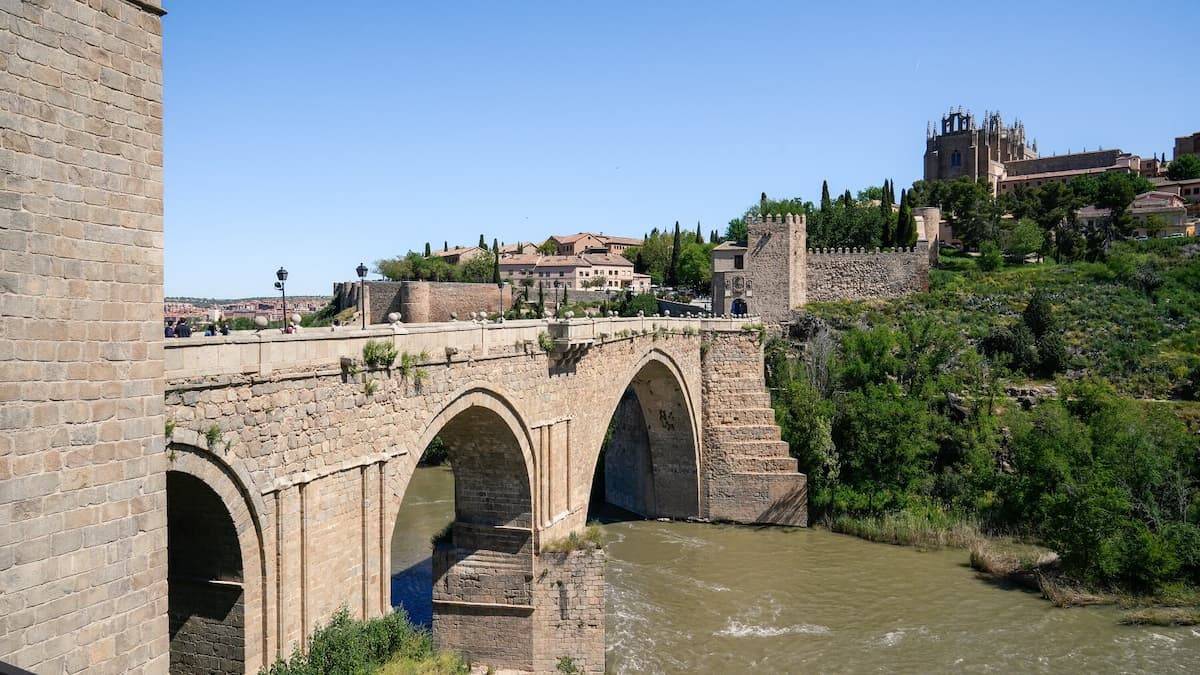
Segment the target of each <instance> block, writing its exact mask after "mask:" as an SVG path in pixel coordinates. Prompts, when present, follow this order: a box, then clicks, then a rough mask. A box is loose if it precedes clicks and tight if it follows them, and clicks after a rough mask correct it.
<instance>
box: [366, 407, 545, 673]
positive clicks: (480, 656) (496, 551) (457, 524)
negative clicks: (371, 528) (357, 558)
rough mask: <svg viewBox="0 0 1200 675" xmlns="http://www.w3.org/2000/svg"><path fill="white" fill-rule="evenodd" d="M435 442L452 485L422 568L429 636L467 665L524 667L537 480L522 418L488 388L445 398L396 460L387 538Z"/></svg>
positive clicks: (529, 653)
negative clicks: (400, 466) (445, 515)
mask: <svg viewBox="0 0 1200 675" xmlns="http://www.w3.org/2000/svg"><path fill="white" fill-rule="evenodd" d="M434 438H439V439H441V441H442V443H443V444H444V446H445V449H446V451H447V455H448V460H449V464H450V471H451V473H452V475H453V483H454V513H453V520H452V522H451V523H450V524H449V526H448V527H447V528H446V530H445V531H443V532H442V533H440V534H438V535H437V536H435V537H434V540H433V542H432V543H431V545H430V549H431V552H430V556H429V558H428V559H427V561H426V563H425V564H428V565H429V572H428V573H429V574H430V577H431V582H427V583H430V586H431V588H430V596H431V602H432V623H433V633H434V637H435V639H436V640H437V642H438V644H439V646H440V647H443V648H448V649H454V650H456V651H460V652H463V653H464V654H465V655H466V656H468V658H470V659H472V660H478V661H482V662H486V663H488V664H490V665H495V666H498V667H503V668H514V669H525V670H528V669H531V668H532V663H533V634H534V630H533V567H534V556H535V550H534V541H535V538H534V527H535V523H534V517H533V514H534V502H533V494H534V489H533V477H534V476H535V475H536V474H535V465H534V459H533V453H532V443H531V439H530V435H529V433H528V430H527V427H526V425H525V423H524V421H523V416H522V415H521V414H520V412H519V411H518V410H517V408H516V407H515V406H514V405H513V404H512V402H511V399H509V398H508V397H507V396H505V395H504V394H503V393H500V392H498V391H496V390H495V389H494V388H491V387H486V386H482V385H479V384H473V385H468V386H467V387H466V388H464V389H463V390H461V391H460V392H459V393H457V394H455V395H453V396H452V397H451V399H450V401H449V402H448V403H447V404H445V405H444V406H443V407H442V408H441V409H440V410H439V411H438V412H437V413H435V414H434V415H433V416H432V417H431V418H430V419H429V420H428V421H427V422H426V423H425V425H424V426H423V427H422V431H421V433H420V435H419V436H418V437H417V444H416V446H415V448H416V449H417V451H416V452H413V453H410V456H409V457H408V458H407V459H406V461H405V462H404V471H403V477H402V479H403V480H404V481H405V485H404V486H403V488H402V489H400V490H396V491H394V492H395V493H396V494H397V498H396V499H395V501H394V504H393V508H391V509H389V513H390V514H391V516H390V518H391V521H392V530H391V531H392V532H393V533H394V532H395V530H396V528H400V527H405V523H404V522H402V521H401V519H400V507H401V505H402V504H403V498H404V496H405V493H407V492H408V487H409V485H410V484H411V477H412V476H413V472H414V470H415V468H416V465H417V463H418V462H419V461H420V459H421V454H422V453H423V452H424V450H425V448H426V447H428V446H429V444H430V443H431V442H432V441H433V439H434ZM398 478H400V477H398ZM388 558H389V559H390V552H389V555H388ZM388 570H389V571H390V570H391V565H390V562H389V566H388ZM409 588H410V590H413V589H412V587H411V586H410V587H409ZM393 602H396V599H395V598H393ZM484 635H488V636H494V637H492V638H489V639H480V637H481V636H484Z"/></svg>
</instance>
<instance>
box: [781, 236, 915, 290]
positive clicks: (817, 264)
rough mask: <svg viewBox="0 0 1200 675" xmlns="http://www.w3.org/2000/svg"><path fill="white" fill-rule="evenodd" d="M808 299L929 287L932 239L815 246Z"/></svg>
mask: <svg viewBox="0 0 1200 675" xmlns="http://www.w3.org/2000/svg"><path fill="white" fill-rule="evenodd" d="M805 272H806V275H807V278H808V301H809V302H830V301H836V300H864V299H868V298H897V297H900V296H903V295H908V294H910V293H915V292H918V291H927V290H929V243H928V242H924V241H920V242H917V245H916V246H914V247H912V248H909V249H901V250H896V251H886V250H885V251H879V250H874V251H864V250H863V249H853V250H851V249H814V250H812V251H809V252H808V265H807V267H806V270H805Z"/></svg>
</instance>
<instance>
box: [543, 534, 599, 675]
mask: <svg viewBox="0 0 1200 675" xmlns="http://www.w3.org/2000/svg"><path fill="white" fill-rule="evenodd" d="M537 564H538V573H537V583H536V585H535V586H534V601H533V602H534V608H535V610H536V611H535V613H534V633H533V634H534V636H535V643H534V660H533V669H534V672H537V673H556V672H562V671H560V670H559V669H558V664H559V659H561V658H563V657H567V658H569V659H570V660H571V661H570V662H571V663H574V664H575V667H576V668H577V669H578V672H581V673H603V672H604V552H603V551H601V550H596V549H582V550H577V551H570V552H546V553H542V554H541V555H540V556H538V563H537Z"/></svg>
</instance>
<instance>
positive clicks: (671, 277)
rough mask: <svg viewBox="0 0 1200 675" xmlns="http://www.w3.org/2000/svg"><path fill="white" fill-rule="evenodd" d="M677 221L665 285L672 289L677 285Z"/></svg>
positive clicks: (679, 243)
mask: <svg viewBox="0 0 1200 675" xmlns="http://www.w3.org/2000/svg"><path fill="white" fill-rule="evenodd" d="M680 245H681V239H680V236H679V221H678V220H677V221H675V239H674V240H673V242H672V244H671V265H670V267H668V268H667V285H668V286H671V287H672V288H674V287H675V286H678V285H679V247H680Z"/></svg>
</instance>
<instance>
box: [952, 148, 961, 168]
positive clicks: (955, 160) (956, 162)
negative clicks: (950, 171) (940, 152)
mask: <svg viewBox="0 0 1200 675" xmlns="http://www.w3.org/2000/svg"><path fill="white" fill-rule="evenodd" d="M950 166H962V155H960V154H959V152H958V151H957V150H955V151H954V152H953V153H951V154H950Z"/></svg>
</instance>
